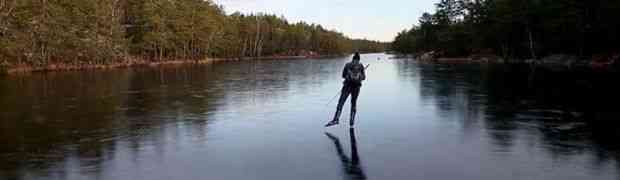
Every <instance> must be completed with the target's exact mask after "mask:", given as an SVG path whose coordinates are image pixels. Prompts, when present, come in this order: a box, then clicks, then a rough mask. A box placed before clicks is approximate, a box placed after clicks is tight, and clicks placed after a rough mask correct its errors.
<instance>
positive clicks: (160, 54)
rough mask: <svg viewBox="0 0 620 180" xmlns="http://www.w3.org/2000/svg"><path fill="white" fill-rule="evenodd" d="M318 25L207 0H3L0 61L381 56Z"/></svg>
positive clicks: (376, 48) (379, 46)
mask: <svg viewBox="0 0 620 180" xmlns="http://www.w3.org/2000/svg"><path fill="white" fill-rule="evenodd" d="M386 46H387V44H386V43H383V42H378V41H370V40H365V39H351V38H349V37H347V36H345V35H343V34H342V33H340V32H338V31H335V30H329V29H326V28H324V27H322V26H321V25H318V24H310V23H306V22H295V23H291V22H289V21H287V20H286V19H285V18H284V17H278V16H276V15H269V14H260V13H259V14H242V13H238V12H235V13H232V14H227V13H226V12H225V11H224V10H223V7H222V6H220V5H218V4H216V3H214V2H213V1H211V0H206V1H205V0H176V1H175V0H0V64H1V65H2V66H4V67H11V66H34V67H36V66H46V65H50V64H70V65H75V64H78V65H83V64H88V65H92V64H114V63H119V62H128V61H132V60H141V61H156V62H158V61H168V60H202V59H205V58H231V59H232V58H234V59H239V58H248V57H249V58H251V57H264V56H300V55H301V56H309V55H312V56H330V55H342V54H345V53H350V52H353V51H360V52H380V51H384V50H385V47H386Z"/></svg>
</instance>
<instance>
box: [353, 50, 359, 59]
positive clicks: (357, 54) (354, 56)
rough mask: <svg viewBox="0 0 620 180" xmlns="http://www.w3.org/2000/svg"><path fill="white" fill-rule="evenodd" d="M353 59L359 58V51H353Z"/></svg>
mask: <svg viewBox="0 0 620 180" xmlns="http://www.w3.org/2000/svg"><path fill="white" fill-rule="evenodd" d="M353 60H360V53H359V52H355V55H353Z"/></svg>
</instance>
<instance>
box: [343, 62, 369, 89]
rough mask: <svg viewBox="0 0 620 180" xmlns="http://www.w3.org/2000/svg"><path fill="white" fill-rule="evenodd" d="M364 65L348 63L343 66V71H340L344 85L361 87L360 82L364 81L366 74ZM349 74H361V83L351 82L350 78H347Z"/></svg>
mask: <svg viewBox="0 0 620 180" xmlns="http://www.w3.org/2000/svg"><path fill="white" fill-rule="evenodd" d="M365 69H366V68H364V65H362V64H361V63H353V62H349V63H347V64H346V65H345V66H344V69H343V70H342V78H343V79H344V83H345V85H358V86H361V85H362V81H363V80H366V72H365ZM350 73H361V74H362V79H361V80H362V81H354V80H351V78H350V77H349V74H350Z"/></svg>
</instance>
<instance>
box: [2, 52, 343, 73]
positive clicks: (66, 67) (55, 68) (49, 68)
mask: <svg viewBox="0 0 620 180" xmlns="http://www.w3.org/2000/svg"><path fill="white" fill-rule="evenodd" d="M342 56H345V55H318V56H262V57H240V58H206V59H202V60H181V59H177V60H161V61H149V60H143V59H140V60H137V59H133V60H132V59H125V60H122V61H118V62H114V63H109V64H92V63H81V64H68V63H52V64H48V65H44V66H32V65H28V64H18V65H4V66H1V65H0V75H16V74H29V73H44V72H62V71H86V70H103V69H120V68H136V67H158V66H169V65H187V64H212V63H218V62H234V61H251V60H296V59H298V60H301V59H322V58H333V57H342Z"/></svg>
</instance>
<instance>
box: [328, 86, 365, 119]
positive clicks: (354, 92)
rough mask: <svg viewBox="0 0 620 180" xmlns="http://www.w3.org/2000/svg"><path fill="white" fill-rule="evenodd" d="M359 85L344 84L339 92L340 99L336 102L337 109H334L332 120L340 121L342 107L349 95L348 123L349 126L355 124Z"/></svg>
mask: <svg viewBox="0 0 620 180" xmlns="http://www.w3.org/2000/svg"><path fill="white" fill-rule="evenodd" d="M360 87H361V85H360V84H354V83H344V86H343V87H342V90H341V92H340V99H339V100H338V107H337V108H336V114H335V116H334V120H336V121H337V120H338V119H340V114H341V113H342V107H343V106H344V103H345V102H346V101H347V98H349V95H351V121H350V122H349V123H350V124H351V125H353V123H354V122H355V113H356V112H357V97H358V96H359V94H360Z"/></svg>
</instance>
